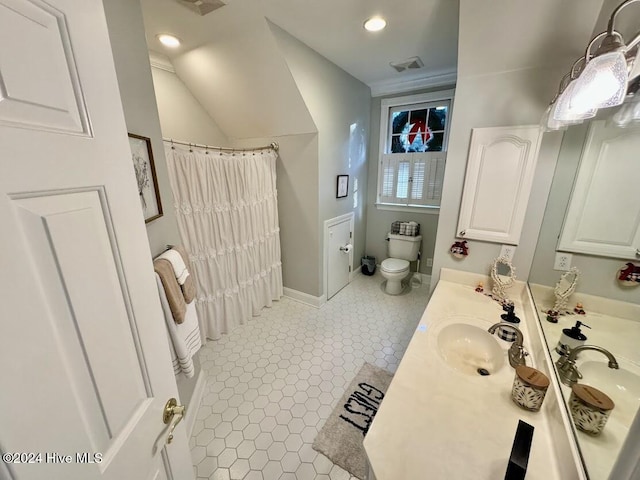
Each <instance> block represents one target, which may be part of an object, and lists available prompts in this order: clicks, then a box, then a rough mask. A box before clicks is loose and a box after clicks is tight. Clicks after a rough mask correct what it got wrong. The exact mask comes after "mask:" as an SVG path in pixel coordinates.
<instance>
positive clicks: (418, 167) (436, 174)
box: [409, 152, 446, 207]
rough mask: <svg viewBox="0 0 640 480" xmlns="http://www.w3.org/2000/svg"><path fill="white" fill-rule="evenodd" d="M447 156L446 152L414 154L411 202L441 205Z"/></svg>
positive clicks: (414, 203)
mask: <svg viewBox="0 0 640 480" xmlns="http://www.w3.org/2000/svg"><path fill="white" fill-rule="evenodd" d="M445 157H446V154H445V153H443V152H425V153H414V154H413V158H412V160H413V161H412V172H411V177H412V180H413V183H412V186H411V200H410V202H409V203H410V204H413V205H429V206H436V207H437V206H439V205H440V197H441V195H442V182H443V180H444V164H445Z"/></svg>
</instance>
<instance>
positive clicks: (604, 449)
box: [529, 109, 640, 480]
mask: <svg viewBox="0 0 640 480" xmlns="http://www.w3.org/2000/svg"><path fill="white" fill-rule="evenodd" d="M613 110H614V111H613V112H607V111H606V110H604V111H602V115H601V114H599V115H598V117H596V118H595V119H594V120H592V121H591V122H585V123H584V124H582V125H575V126H572V127H570V128H569V129H568V130H567V131H566V132H564V137H563V140H562V144H561V148H560V154H559V156H558V163H557V165H556V170H555V174H554V178H553V183H552V187H551V191H550V194H549V198H548V201H547V207H546V210H545V216H544V220H543V224H542V229H541V231H540V235H539V238H538V244H537V247H536V252H535V255H534V261H533V266H532V270H531V273H530V276H529V287H530V290H531V293H532V296H533V298H534V301H535V304H536V310H537V312H538V317H539V321H540V324H541V325H542V330H543V332H544V336H545V339H546V342H547V346H548V347H549V352H550V355H551V358H552V360H553V361H554V363H555V361H557V360H558V358H560V357H559V354H558V353H557V352H556V351H555V346H556V344H557V343H558V340H559V338H560V335H561V333H562V330H563V329H566V328H571V327H572V326H574V325H575V324H576V321H577V320H580V321H581V322H583V323H586V324H588V325H589V326H590V327H591V329H590V330H586V331H584V334H585V335H586V336H587V340H586V342H585V343H586V344H588V345H598V346H600V347H603V348H605V349H606V350H608V351H609V352H611V353H612V354H613V355H614V356H615V357H616V359H617V360H618V361H619V364H620V369H619V370H612V369H609V368H608V364H607V358H606V357H605V356H603V355H602V354H601V353H598V352H592V351H588V352H583V353H581V354H580V357H579V361H578V362H577V366H578V369H579V370H580V372H581V374H582V375H583V378H582V379H581V380H580V381H579V382H580V383H584V384H588V385H591V386H592V387H595V388H597V389H599V390H601V391H602V392H604V393H605V394H607V395H608V396H609V397H610V398H611V399H612V400H613V401H614V403H615V407H614V409H613V410H612V412H611V415H610V417H609V420H608V422H607V424H606V426H605V428H604V430H603V431H602V433H601V434H600V435H598V436H591V435H588V434H586V433H583V432H582V431H580V430H578V429H577V428H575V425H572V427H573V434H574V435H575V438H576V441H577V445H578V448H579V451H580V455H581V457H582V460H583V464H584V467H585V470H586V472H587V474H588V477H589V479H590V480H605V479H608V478H616V477H615V476H611V475H612V471H613V472H614V474H613V475H616V473H615V472H617V471H618V470H617V469H618V468H620V464H621V463H622V462H624V461H625V459H626V458H627V456H622V457H621V456H620V451H621V449H622V447H623V445H624V443H625V441H626V439H627V438H628V433H629V428H630V426H631V424H632V422H633V419H634V417H635V415H636V413H637V412H638V410H639V408H640V349H639V348H638V345H640V292H639V291H638V289H628V288H627V289H625V288H624V287H623V286H621V285H620V284H619V283H618V282H617V279H616V273H617V272H618V270H619V269H620V268H621V267H622V266H623V265H624V264H625V263H626V262H627V261H633V259H635V249H631V248H628V249H627V250H624V252H626V253H620V251H618V252H617V253H614V254H612V253H611V252H610V250H611V248H610V247H611V246H612V245H613V244H615V243H616V242H617V243H618V247H620V245H623V244H624V243H625V242H626V243H627V247H628V246H629V245H634V242H635V241H637V240H634V238H635V237H634V235H635V233H634V232H633V229H634V228H636V227H637V225H634V221H635V222H636V224H637V222H638V221H640V217H638V213H636V214H635V215H636V217H637V218H635V219H633V218H631V217H632V216H633V215H631V217H630V213H629V212H630V211H632V210H634V209H635V210H637V211H639V212H640V210H638V209H639V208H640V201H638V199H637V191H638V190H637V187H635V195H636V198H635V199H634V200H633V205H631V206H630V208H626V206H625V205H624V204H621V203H620V198H622V197H625V194H616V193H615V192H617V191H618V189H620V188H627V187H626V186H628V181H629V180H628V178H623V177H632V178H633V180H631V181H633V182H637V179H638V178H640V176H639V175H638V173H640V170H639V171H638V173H635V174H633V175H628V174H627V173H626V172H625V170H624V168H623V167H622V168H621V169H618V167H619V166H620V165H625V164H628V163H629V164H631V163H635V164H637V165H640V157H639V153H638V152H640V128H638V127H631V128H616V127H613V126H612V122H611V121H610V116H611V115H612V114H615V109H613ZM605 114H606V116H605ZM616 130H617V131H616ZM603 131H606V132H607V136H608V138H613V139H615V138H617V139H618V140H616V141H614V142H613V143H607V142H600V144H599V147H598V152H599V153H598V155H596V154H595V153H594V152H595V150H594V149H593V148H592V147H593V142H594V135H596V133H597V134H598V135H600V133H602V132H603ZM598 132H600V133H598ZM550 135H562V134H561V133H558V132H554V133H550ZM618 141H619V142H621V143H620V145H624V147H623V148H619V146H620V145H618V146H615V145H614V144H615V143H616V142H618ZM613 150H615V151H616V154H615V156H612V155H611V152H612V151H613ZM594 156H595V157H596V158H593V157H594ZM594 164H595V165H597V168H594ZM634 168H635V167H634ZM598 169H600V170H606V174H602V175H597V173H598ZM616 169H618V170H616ZM594 172H595V174H594ZM594 175H595V176H596V177H598V181H597V183H596V184H592V183H591V184H590V185H591V187H590V188H592V189H594V190H595V191H596V193H597V195H596V196H595V197H593V198H590V197H589V195H586V196H585V195H584V192H583V191H577V189H578V190H579V189H581V188H583V187H584V185H582V184H583V183H584V181H585V180H584V179H585V178H591V179H593V178H594ZM580 179H582V180H581V181H579V180H580ZM625 182H626V183H625ZM625 185H626V186H625ZM604 192H608V193H606V194H605V193H604ZM594 198H597V202H598V205H595V204H594V203H593V202H594V201H595V200H594ZM625 198H627V199H628V197H625ZM590 202H591V203H590ZM623 203H624V202H623ZM578 216H582V217H584V218H579V219H578V220H579V221H578V222H577V224H578V227H576V218H577V217H578ZM567 232H571V235H573V237H574V240H575V239H578V240H576V241H575V242H574V244H576V243H577V244H580V243H581V244H582V245H581V247H580V248H574V247H575V245H573V246H570V247H567V244H566V238H568V237H567V235H569V234H568V233H567ZM614 236H615V237H616V238H617V240H615V239H614ZM563 237H566V238H564V239H563ZM623 237H624V241H619V239H620V238H623ZM585 239H595V240H594V241H593V242H591V243H592V244H593V245H590V246H587V247H585V245H584V244H585V243H589V242H585V241H584V240H585ZM606 241H609V243H610V244H611V245H608V246H606V247H604V249H602V245H603V244H604V243H605V242H606ZM563 242H564V243H563ZM594 245H595V246H597V245H600V247H599V248H601V250H597V249H594V248H592V247H594ZM613 246H615V245H613ZM623 246H624V245H623ZM567 250H570V251H572V252H573V258H572V262H571V263H572V266H573V267H576V268H577V270H579V271H580V274H579V275H578V274H577V273H574V274H571V273H568V274H565V275H563V272H560V271H556V270H554V269H553V266H554V259H555V255H556V252H557V251H567ZM605 250H606V251H605ZM619 250H620V249H619ZM556 290H557V291H558V292H560V294H561V295H560V297H561V298H562V297H564V298H562V299H563V300H564V302H563V303H562V305H561V308H563V309H564V312H565V314H564V315H560V316H559V317H557V323H551V322H550V321H547V314H546V312H547V311H548V310H549V309H550V308H552V306H553V305H556V301H557V297H556V294H555V291H556ZM573 290H575V291H573ZM577 303H581V305H580V306H577V305H576V304H577ZM561 389H562V394H563V397H564V400H565V402H564V403H565V407H566V403H567V401H568V400H569V396H570V394H571V389H570V388H569V387H567V386H565V385H562V386H561ZM567 415H568V418H571V414H570V413H569V410H568V409H567ZM636 439H637V437H636ZM630 441H633V440H630ZM636 441H637V440H636ZM625 448H628V447H625ZM636 450H637V447H636ZM617 478H623V477H620V476H618V477H617ZM624 478H626V477H624Z"/></svg>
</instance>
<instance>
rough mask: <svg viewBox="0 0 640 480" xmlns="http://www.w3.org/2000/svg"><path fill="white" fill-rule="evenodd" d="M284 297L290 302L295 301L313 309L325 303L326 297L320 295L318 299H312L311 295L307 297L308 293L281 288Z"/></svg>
mask: <svg viewBox="0 0 640 480" xmlns="http://www.w3.org/2000/svg"><path fill="white" fill-rule="evenodd" d="M283 292H284V296H285V297H289V298H290V299H291V300H295V301H296V302H300V303H304V304H305V305H311V306H312V307H315V308H320V307H321V306H322V305H324V304H325V303H326V302H327V297H326V295H322V296H320V297H314V296H313V295H309V294H308V293H304V292H300V291H298V290H294V289H293V288H288V287H284V288H283Z"/></svg>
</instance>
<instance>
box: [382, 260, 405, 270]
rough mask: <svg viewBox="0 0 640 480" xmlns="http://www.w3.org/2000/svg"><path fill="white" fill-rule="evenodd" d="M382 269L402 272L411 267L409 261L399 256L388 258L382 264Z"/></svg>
mask: <svg viewBox="0 0 640 480" xmlns="http://www.w3.org/2000/svg"><path fill="white" fill-rule="evenodd" d="M380 269H381V270H382V271H383V272H388V273H400V272H403V271H405V270H408V269H409V262H408V261H407V260H401V259H399V258H387V259H386V260H383V261H382V263H381V264H380Z"/></svg>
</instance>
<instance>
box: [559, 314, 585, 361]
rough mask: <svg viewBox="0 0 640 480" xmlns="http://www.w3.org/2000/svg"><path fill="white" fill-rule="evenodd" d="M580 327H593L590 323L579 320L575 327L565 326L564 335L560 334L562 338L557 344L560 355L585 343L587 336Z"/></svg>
mask: <svg viewBox="0 0 640 480" xmlns="http://www.w3.org/2000/svg"><path fill="white" fill-rule="evenodd" d="M580 327H587V328H591V327H590V326H589V325H586V324H584V323H582V322H581V321H579V320H578V321H577V322H576V324H575V325H574V326H573V327H571V328H564V329H563V330H562V335H560V340H558V345H556V352H558V353H559V354H560V355H566V354H568V353H569V350H570V349H572V348H576V347H578V346H580V345H584V342H585V341H586V340H587V336H586V335H585V334H584V333H582V331H581V330H580Z"/></svg>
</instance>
